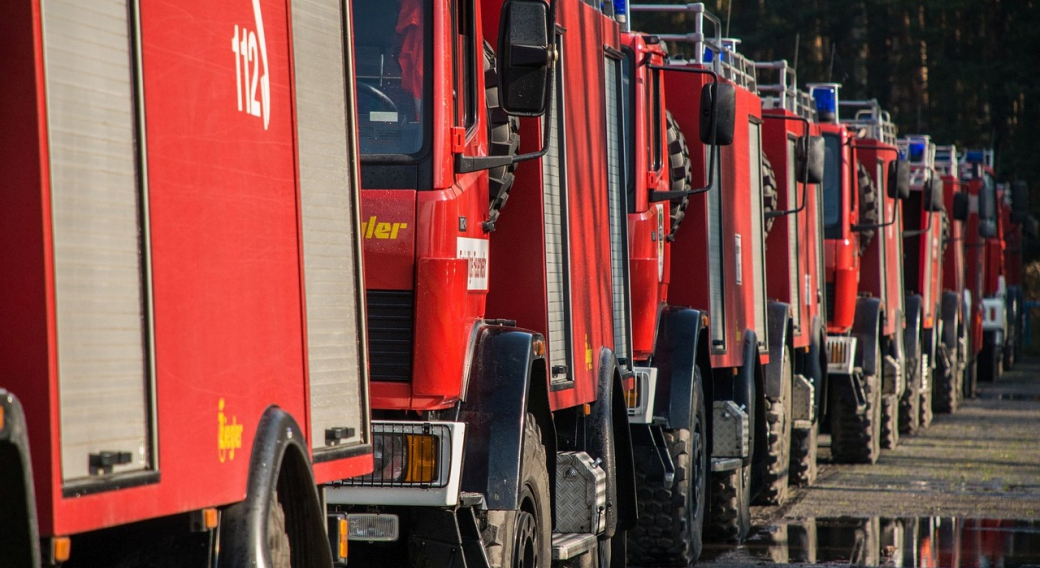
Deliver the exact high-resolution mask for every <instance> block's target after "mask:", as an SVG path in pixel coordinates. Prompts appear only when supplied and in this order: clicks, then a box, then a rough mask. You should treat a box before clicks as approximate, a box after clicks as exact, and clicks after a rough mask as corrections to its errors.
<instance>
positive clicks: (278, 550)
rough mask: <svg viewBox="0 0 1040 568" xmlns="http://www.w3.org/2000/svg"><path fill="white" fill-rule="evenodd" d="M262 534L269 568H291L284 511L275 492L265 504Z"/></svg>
mask: <svg viewBox="0 0 1040 568" xmlns="http://www.w3.org/2000/svg"><path fill="white" fill-rule="evenodd" d="M264 533H265V534H264V536H265V538H266V540H267V553H268V555H269V558H270V561H271V564H270V566H271V568H292V559H291V555H290V550H289V532H288V530H287V529H286V523H285V509H284V508H282V504H281V503H280V502H279V501H278V492H277V491H274V492H272V493H271V500H270V501H269V502H268V503H267V526H266V528H265V530H264Z"/></svg>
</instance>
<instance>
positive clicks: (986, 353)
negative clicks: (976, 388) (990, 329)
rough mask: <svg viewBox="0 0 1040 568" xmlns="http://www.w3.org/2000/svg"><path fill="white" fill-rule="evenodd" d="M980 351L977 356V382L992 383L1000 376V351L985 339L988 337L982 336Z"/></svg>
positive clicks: (1001, 361) (1001, 360)
mask: <svg viewBox="0 0 1040 568" xmlns="http://www.w3.org/2000/svg"><path fill="white" fill-rule="evenodd" d="M983 337H984V339H983V346H982V351H980V352H979V358H978V382H980V383H992V382H995V381H996V380H997V379H999V378H1000V368H1001V365H1002V363H1003V357H1002V353H1000V352H998V350H997V349H996V348H995V347H994V346H993V344H992V343H990V342H989V341H987V340H988V339H989V338H988V337H985V336H983Z"/></svg>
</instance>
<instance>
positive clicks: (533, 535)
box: [513, 510, 538, 568]
mask: <svg viewBox="0 0 1040 568" xmlns="http://www.w3.org/2000/svg"><path fill="white" fill-rule="evenodd" d="M537 539H538V523H537V522H536V520H535V518H534V515H532V514H531V513H529V512H527V511H524V510H521V511H517V514H516V534H515V536H514V547H513V566H514V568H536V567H537V566H538V540H537Z"/></svg>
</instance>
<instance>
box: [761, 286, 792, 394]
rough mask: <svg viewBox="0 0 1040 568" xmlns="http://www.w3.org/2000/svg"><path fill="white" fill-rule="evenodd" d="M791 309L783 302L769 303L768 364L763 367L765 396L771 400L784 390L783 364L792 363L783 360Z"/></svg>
mask: <svg viewBox="0 0 1040 568" xmlns="http://www.w3.org/2000/svg"><path fill="white" fill-rule="evenodd" d="M790 314H791V307H790V306H789V305H787V304H785V303H783V302H770V303H769V324H768V325H769V364H768V365H766V367H765V385H764V386H765V391H766V392H765V395H766V396H767V397H769V398H770V399H772V400H777V399H779V398H780V396H781V394H782V393H783V390H784V385H783V384H782V383H783V378H784V369H783V366H784V365H785V364H787V365H791V364H793V362H792V361H786V360H785V359H784V345H786V344H787V331H788V327H789V326H788V323H789V322H790V321H791V315H790Z"/></svg>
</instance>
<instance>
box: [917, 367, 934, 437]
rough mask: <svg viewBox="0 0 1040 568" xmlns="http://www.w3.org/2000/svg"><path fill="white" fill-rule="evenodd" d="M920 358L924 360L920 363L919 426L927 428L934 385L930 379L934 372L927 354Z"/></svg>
mask: <svg viewBox="0 0 1040 568" xmlns="http://www.w3.org/2000/svg"><path fill="white" fill-rule="evenodd" d="M921 359H922V360H924V364H923V365H921V402H920V404H919V405H918V408H920V409H921V421H920V422H921V428H922V429H923V428H927V427H929V426H931V425H932V417H933V414H932V389H933V388H934V387H935V381H933V380H932V378H933V377H934V373H935V368H934V367H932V361H931V359H930V358H929V357H928V355H922V356H921Z"/></svg>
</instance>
